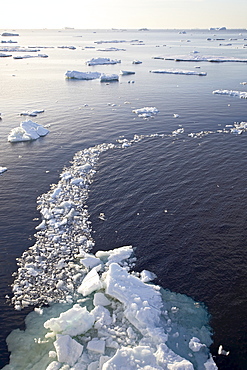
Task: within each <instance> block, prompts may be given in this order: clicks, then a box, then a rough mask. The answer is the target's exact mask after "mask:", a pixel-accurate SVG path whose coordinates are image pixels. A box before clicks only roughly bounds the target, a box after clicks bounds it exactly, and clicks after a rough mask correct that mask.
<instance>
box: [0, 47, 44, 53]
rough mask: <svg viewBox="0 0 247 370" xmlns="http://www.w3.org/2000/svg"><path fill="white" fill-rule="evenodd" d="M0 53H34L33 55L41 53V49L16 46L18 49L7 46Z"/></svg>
mask: <svg viewBox="0 0 247 370" xmlns="http://www.w3.org/2000/svg"><path fill="white" fill-rule="evenodd" d="M0 51H4V52H9V53H14V52H19V53H30V52H33V53H36V52H38V51H40V49H30V48H22V47H20V46H16V47H11V46H5V47H4V48H0Z"/></svg>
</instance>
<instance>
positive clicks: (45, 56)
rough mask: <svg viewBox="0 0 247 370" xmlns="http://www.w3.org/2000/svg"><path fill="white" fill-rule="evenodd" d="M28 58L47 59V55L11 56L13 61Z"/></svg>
mask: <svg viewBox="0 0 247 370" xmlns="http://www.w3.org/2000/svg"><path fill="white" fill-rule="evenodd" d="M28 58H48V55H47V54H38V55H29V54H26V55H16V56H13V59H28Z"/></svg>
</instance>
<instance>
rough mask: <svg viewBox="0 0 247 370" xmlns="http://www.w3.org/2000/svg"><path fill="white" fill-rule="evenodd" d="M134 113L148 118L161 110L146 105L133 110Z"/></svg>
mask: <svg viewBox="0 0 247 370" xmlns="http://www.w3.org/2000/svg"><path fill="white" fill-rule="evenodd" d="M132 112H133V113H136V114H137V115H138V117H141V118H148V117H152V116H154V115H156V114H158V113H159V110H158V109H157V108H156V107H144V108H139V109H134V110H132Z"/></svg>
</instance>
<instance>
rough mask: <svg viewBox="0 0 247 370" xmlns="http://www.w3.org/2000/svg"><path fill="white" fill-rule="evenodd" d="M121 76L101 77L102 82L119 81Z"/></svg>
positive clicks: (109, 75)
mask: <svg viewBox="0 0 247 370" xmlns="http://www.w3.org/2000/svg"><path fill="white" fill-rule="evenodd" d="M118 80H119V76H118V75H117V74H114V73H113V74H105V73H102V74H101V76H100V82H110V81H118Z"/></svg>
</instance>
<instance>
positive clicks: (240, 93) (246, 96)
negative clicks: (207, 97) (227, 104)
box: [213, 90, 247, 99]
mask: <svg viewBox="0 0 247 370" xmlns="http://www.w3.org/2000/svg"><path fill="white" fill-rule="evenodd" d="M213 94H217V95H230V96H238V97H239V98H241V99H247V92H246V91H235V90H214V91H213Z"/></svg>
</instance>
